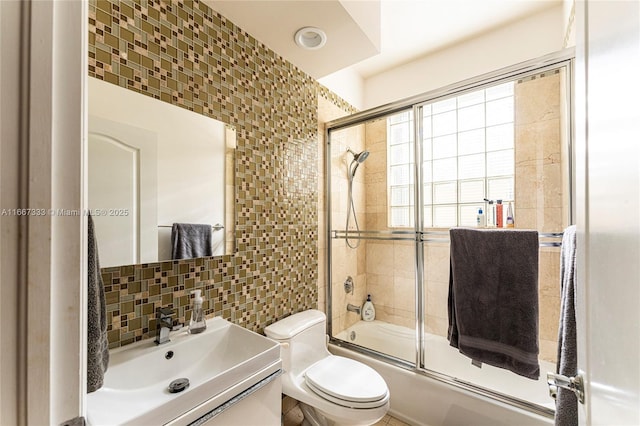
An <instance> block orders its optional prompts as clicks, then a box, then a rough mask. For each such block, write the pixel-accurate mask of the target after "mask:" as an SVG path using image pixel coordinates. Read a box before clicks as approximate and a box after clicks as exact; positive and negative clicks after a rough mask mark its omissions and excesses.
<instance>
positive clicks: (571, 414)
mask: <svg viewBox="0 0 640 426" xmlns="http://www.w3.org/2000/svg"><path fill="white" fill-rule="evenodd" d="M560 256H561V257H560V286H561V287H560V288H561V290H560V293H561V294H560V303H561V305H560V327H559V331H558V363H557V370H556V372H557V373H559V374H562V375H564V376H567V377H572V376H575V375H576V374H578V354H577V348H576V311H575V304H576V295H575V285H576V227H575V225H573V226H570V227H568V228H567V229H565V230H564V234H563V235H562V251H561V255H560ZM555 422H556V425H561V426H571V425H577V424H578V398H576V395H575V394H574V393H573V392H571V391H568V390H566V389H561V388H558V394H557V395H556V415H555Z"/></svg>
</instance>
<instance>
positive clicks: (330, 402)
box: [264, 309, 389, 426]
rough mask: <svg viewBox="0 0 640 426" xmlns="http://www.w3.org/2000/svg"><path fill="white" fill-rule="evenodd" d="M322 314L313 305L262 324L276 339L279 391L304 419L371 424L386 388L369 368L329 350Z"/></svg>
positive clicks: (382, 408)
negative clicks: (295, 403)
mask: <svg viewBox="0 0 640 426" xmlns="http://www.w3.org/2000/svg"><path fill="white" fill-rule="evenodd" d="M326 327H327V323H326V316H325V314H324V313H323V312H320V311H318V310H315V309H311V310H308V311H304V312H300V313H297V314H293V315H291V316H289V317H287V318H284V319H282V320H280V321H277V322H275V323H273V324H271V325H270V326H268V327H266V328H265V329H264V331H265V334H266V335H267V337H269V338H271V339H273V340H276V341H278V342H280V345H281V357H282V368H283V370H284V374H283V375H282V392H283V393H284V394H285V395H288V396H290V397H291V398H294V399H296V400H298V401H299V402H300V408H301V409H302V411H303V413H304V416H305V423H303V424H309V425H313V426H316V425H319V426H334V425H335V426H338V425H351V426H359V425H362V426H364V425H371V424H374V423H376V422H377V421H379V420H380V419H382V418H383V417H384V415H385V414H386V413H387V411H388V410H389V389H388V388H387V384H386V383H385V381H384V379H383V378H382V376H380V374H378V373H377V372H376V371H375V370H374V369H373V368H371V367H369V366H367V365H364V364H363V363H361V362H358V361H354V360H352V359H349V358H345V357H341V356H336V355H332V354H331V353H330V352H329V351H328V349H327V344H326Z"/></svg>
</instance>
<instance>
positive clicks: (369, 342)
mask: <svg viewBox="0 0 640 426" xmlns="http://www.w3.org/2000/svg"><path fill="white" fill-rule="evenodd" d="M570 66H571V63H570V61H567V60H559V61H556V62H554V63H553V64H547V65H544V66H539V67H537V68H536V67H534V66H531V67H529V68H526V69H520V70H518V69H516V68H514V70H512V71H510V72H506V73H505V74H503V75H497V74H496V75H492V76H490V77H488V78H487V79H486V80H478V81H475V82H472V83H470V84H466V85H460V86H459V87H455V88H451V89H447V90H442V91H437V92H434V93H432V94H427V95H425V96H424V97H422V99H415V100H409V101H407V102H404V103H399V104H398V105H394V106H389V107H387V108H386V109H385V108H382V109H377V110H373V111H371V112H370V113H366V112H365V113H362V114H360V115H356V116H355V117H353V118H351V119H344V120H338V121H337V122H335V123H330V124H329V127H328V134H327V136H328V142H329V143H328V146H327V158H328V159H329V160H328V161H327V164H328V167H327V175H328V181H327V183H328V192H327V194H328V200H329V205H330V214H329V217H330V219H329V222H328V227H329V230H328V233H327V234H328V236H329V245H330V247H329V249H328V275H329V277H330V289H329V291H328V297H329V300H328V308H329V316H330V324H331V335H332V338H334V340H335V341H336V342H339V343H341V344H343V343H345V344H346V345H347V346H351V347H353V348H355V349H356V350H361V351H364V352H367V353H370V354H373V355H374V356H381V357H382V358H384V359H387V360H389V361H390V362H395V363H398V364H402V365H404V366H405V367H406V366H408V365H413V366H414V368H415V370H416V371H417V372H420V373H423V374H427V375H430V376H432V377H434V378H437V379H439V380H442V381H446V382H448V383H451V384H453V385H455V386H462V387H465V388H466V389H468V390H472V391H476V392H479V393H482V394H483V395H485V396H490V397H493V398H496V399H500V400H502V401H505V402H508V403H512V404H515V405H518V406H520V407H522V408H526V409H531V410H533V411H536V412H540V413H546V414H547V415H549V414H550V413H552V410H553V406H554V402H553V400H552V399H550V398H549V397H548V391H547V386H546V382H545V380H544V375H545V373H546V372H547V371H555V362H556V359H555V357H556V350H557V329H558V320H559V310H560V290H559V283H560V280H559V277H560V271H559V265H560V253H559V251H560V249H559V245H560V244H559V241H560V240H559V238H558V237H559V236H561V235H562V230H563V229H564V228H565V227H566V226H568V225H569V224H570V223H571V197H570V194H571V187H572V183H571V182H572V177H571V167H570V164H571V152H572V149H571V143H570V133H571V131H570V129H571V120H570V117H571V114H570V99H571V96H570V90H569V88H570V86H571V81H570V76H571V69H570ZM364 153H366V154H364ZM363 156H364V158H365V160H362V158H363ZM354 168H355V169H356V171H355V172H353V170H354ZM498 203H499V204H500V205H501V206H502V210H501V213H499V212H500V210H498V209H497V208H496V206H497V205H498ZM480 210H481V211H482V214H483V215H484V217H485V221H487V222H488V226H493V227H496V226H501V227H506V225H507V215H508V214H507V212H509V221H510V225H513V227H514V228H516V229H535V230H537V231H538V232H539V233H540V236H541V238H540V241H541V243H540V251H539V264H538V270H539V282H538V289H539V291H538V301H539V307H540V309H539V312H540V317H539V347H540V355H539V362H540V365H541V368H540V371H541V376H542V377H543V378H541V379H539V380H537V381H536V380H530V379H526V378H523V377H521V376H517V375H516V374H514V373H512V372H510V371H507V370H501V369H498V368H495V367H491V366H487V365H483V366H482V368H478V367H476V366H474V365H472V364H471V360H470V359H469V358H467V357H466V356H463V355H461V354H460V353H459V352H458V350H457V349H455V348H453V347H451V346H449V342H448V341H447V329H448V325H449V319H448V295H449V251H450V247H449V229H450V228H452V227H476V226H477V219H478V213H479V211H480ZM349 215H350V216H351V219H349ZM368 295H370V298H371V300H372V302H373V303H374V306H375V308H376V319H375V321H373V322H366V321H363V320H362V316H361V314H360V313H358V309H357V308H359V307H361V306H362V304H363V302H364V301H365V300H366V299H367V296H368Z"/></svg>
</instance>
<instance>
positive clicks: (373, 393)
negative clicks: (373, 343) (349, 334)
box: [304, 355, 389, 408]
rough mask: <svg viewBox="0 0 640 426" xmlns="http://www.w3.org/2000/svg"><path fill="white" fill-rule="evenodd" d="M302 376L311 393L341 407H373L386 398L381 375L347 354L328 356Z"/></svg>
mask: <svg viewBox="0 0 640 426" xmlns="http://www.w3.org/2000/svg"><path fill="white" fill-rule="evenodd" d="M304 376H305V382H306V384H307V386H308V387H309V388H310V389H311V390H312V391H313V392H314V393H316V394H318V395H319V396H321V397H322V398H324V399H326V400H328V401H331V402H333V403H335V404H338V405H341V406H343V407H349V408H375V407H380V406H382V405H384V404H385V403H386V402H387V400H388V394H389V393H388V389H387V384H386V383H385V381H384V379H383V378H382V377H381V376H380V375H379V374H378V373H377V372H376V371H375V370H374V369H373V368H371V367H369V366H367V365H364V364H362V363H360V362H357V361H354V360H352V359H349V358H344V357H341V356H334V355H331V356H328V357H326V358H324V359H322V360H321V361H318V362H317V363H315V364H314V365H312V366H311V367H309V369H307V371H306V372H305V374H304Z"/></svg>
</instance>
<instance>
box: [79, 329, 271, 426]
mask: <svg viewBox="0 0 640 426" xmlns="http://www.w3.org/2000/svg"><path fill="white" fill-rule="evenodd" d="M170 338H171V342H169V343H165V344H162V345H156V344H155V343H154V342H153V340H152V339H147V340H143V341H141V342H138V343H134V344H131V345H127V346H124V347H122V348H118V349H115V350H113V351H111V353H110V361H109V368H108V370H107V373H106V374H105V377H104V386H103V387H102V388H101V389H99V390H98V391H96V392H93V393H90V394H89V395H87V420H88V422H89V424H91V425H116V424H118V425H120V424H135V425H160V424H166V423H169V422H171V421H172V420H174V419H176V418H178V417H179V416H182V415H183V414H184V413H187V412H189V411H191V410H193V409H194V408H196V407H200V406H202V407H201V408H200V411H201V414H202V415H204V414H206V412H207V411H210V410H212V409H214V408H216V407H217V406H219V405H221V404H223V403H224V402H226V401H228V400H229V399H231V398H233V397H234V396H235V395H237V394H239V393H241V392H242V391H244V390H246V389H248V388H249V387H251V386H253V385H255V384H256V383H258V382H260V381H261V380H263V379H264V378H266V377H268V376H270V375H271V374H273V373H275V372H277V371H278V370H279V369H280V368H281V361H280V346H279V344H278V343H277V342H275V341H273V340H270V339H268V338H266V337H264V336H261V335H259V334H257V333H254V332H252V331H249V330H247V329H245V328H242V327H240V326H238V325H235V324H232V323H230V322H228V321H226V320H224V319H222V318H213V319H210V320H208V321H207V329H206V330H205V331H204V332H202V333H200V334H188V333H187V331H186V327H185V328H184V331H182V330H180V331H177V332H173V333H171V336H170ZM180 378H187V379H188V380H189V383H190V384H189V386H188V387H187V388H186V389H185V390H183V391H181V392H178V393H171V392H169V384H170V383H171V382H172V381H174V380H176V379H180ZM205 403H206V404H205ZM203 404H205V405H204V406H203ZM203 407H204V408H203Z"/></svg>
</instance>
